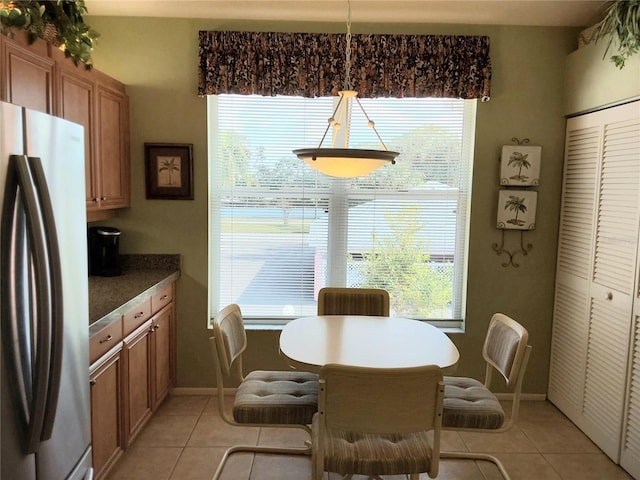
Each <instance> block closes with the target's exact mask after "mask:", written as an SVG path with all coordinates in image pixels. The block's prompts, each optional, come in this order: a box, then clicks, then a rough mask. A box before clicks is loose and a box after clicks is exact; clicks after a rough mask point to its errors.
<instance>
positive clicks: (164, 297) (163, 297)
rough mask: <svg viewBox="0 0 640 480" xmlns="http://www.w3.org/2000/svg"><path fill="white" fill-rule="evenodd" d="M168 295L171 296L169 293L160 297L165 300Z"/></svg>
mask: <svg viewBox="0 0 640 480" xmlns="http://www.w3.org/2000/svg"><path fill="white" fill-rule="evenodd" d="M168 296H169V295H167V294H165V295H162V296H161V297H160V300H164V299H166V298H167V297H168Z"/></svg>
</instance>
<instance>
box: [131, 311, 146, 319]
mask: <svg viewBox="0 0 640 480" xmlns="http://www.w3.org/2000/svg"><path fill="white" fill-rule="evenodd" d="M142 316H144V312H138V313H136V314H135V315H134V316H133V318H140V317H142Z"/></svg>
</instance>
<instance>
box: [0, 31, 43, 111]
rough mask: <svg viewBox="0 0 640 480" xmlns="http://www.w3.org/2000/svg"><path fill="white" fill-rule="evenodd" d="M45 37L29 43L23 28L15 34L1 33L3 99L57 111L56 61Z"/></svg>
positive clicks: (1, 96) (41, 109) (1, 95)
mask: <svg viewBox="0 0 640 480" xmlns="http://www.w3.org/2000/svg"><path fill="white" fill-rule="evenodd" d="M49 47H50V45H49V44H48V43H47V42H45V41H44V40H37V41H36V42H34V43H33V44H31V45H30V44H29V41H28V38H27V34H26V32H24V31H16V32H15V33H14V34H13V36H12V38H9V37H7V36H5V35H0V56H1V66H2V75H0V85H1V90H2V91H1V92H0V99H1V100H3V101H5V102H9V103H15V104H17V105H22V106H24V107H27V108H30V109H32V110H37V111H39V112H44V113H48V114H54V70H55V62H54V60H53V59H52V58H51V57H50V56H49Z"/></svg>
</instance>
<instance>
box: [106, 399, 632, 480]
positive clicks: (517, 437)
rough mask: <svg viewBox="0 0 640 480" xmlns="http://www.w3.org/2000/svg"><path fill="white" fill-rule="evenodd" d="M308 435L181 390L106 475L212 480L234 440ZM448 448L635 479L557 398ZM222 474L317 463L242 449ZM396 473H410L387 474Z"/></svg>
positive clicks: (458, 471)
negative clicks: (243, 420)
mask: <svg viewBox="0 0 640 480" xmlns="http://www.w3.org/2000/svg"><path fill="white" fill-rule="evenodd" d="M225 403H227V402H225ZM505 408H508V405H505ZM303 440H304V434H303V433H302V432H300V433H298V432H297V431H295V432H292V431H291V430H288V431H286V432H283V431H281V430H275V431H274V429H259V428H245V427H243V428H238V427H231V426H229V425H227V424H226V423H224V422H223V421H222V419H221V418H220V417H219V416H218V410H217V400H216V398H215V397H212V396H206V395H174V396H170V397H168V398H167V400H166V401H165V403H164V404H163V405H162V407H161V408H160V409H159V411H158V412H157V414H156V415H155V417H153V418H152V419H151V421H150V422H149V423H148V424H147V426H146V427H145V429H144V430H143V431H142V432H141V433H140V435H139V436H138V437H137V438H136V439H135V441H134V442H133V444H132V445H131V446H130V447H129V449H128V450H127V451H126V452H125V453H124V454H123V456H122V457H121V458H120V460H119V461H118V463H117V464H116V465H115V466H114V468H113V469H112V470H111V472H110V474H109V475H108V477H107V479H106V480H211V478H212V476H213V473H214V472H215V469H216V466H217V465H218V462H219V461H220V459H221V458H222V455H223V453H224V451H225V448H226V446H228V445H231V444H234V443H246V442H253V443H255V442H258V443H260V444H268V443H276V442H277V443H280V444H282V443H285V442H286V443H288V444H290V445H292V446H300V445H301V444H302V442H303ZM442 449H443V450H458V451H476V452H492V453H496V455H497V456H498V457H499V458H500V459H501V460H502V462H503V463H504V465H505V467H506V469H507V471H508V472H509V473H510V474H511V476H512V479H513V480H534V479H535V480H575V479H580V480H622V479H631V478H632V477H631V476H630V475H628V474H627V473H626V472H625V471H624V470H623V469H621V468H620V467H619V466H617V465H615V464H614V463H613V462H612V461H610V460H609V458H608V457H607V456H606V455H604V454H603V453H602V452H601V451H600V450H599V449H598V448H597V447H596V446H595V445H594V444H593V443H592V442H591V441H590V440H589V439H588V438H587V437H586V436H585V435H584V434H583V433H582V432H581V431H580V430H578V428H576V427H575V426H574V425H573V424H572V423H571V422H570V421H569V420H568V419H567V418H566V417H565V416H564V415H563V414H562V413H560V412H559V411H558V410H557V409H556V408H555V407H554V406H553V405H552V404H551V403H549V402H542V401H524V402H522V404H521V416H520V420H519V422H518V425H517V426H516V427H515V428H514V429H512V430H511V431H510V432H507V433H502V434H486V433H484V434H483V433H466V432H464V433H458V432H443V436H442ZM222 477H223V478H224V479H226V480H269V479H274V480H276V479H277V480H310V479H311V461H310V458H309V457H303V456H282V455H256V456H255V458H254V456H253V455H252V454H245V453H238V454H234V455H233V456H232V457H231V459H230V460H229V461H228V462H227V464H226V466H225V470H224V474H223V476H222ZM338 478H339V475H337V474H333V475H328V474H325V480H337V479H338ZM357 478H358V480H360V479H361V478H364V477H357ZM392 478H393V479H394V480H395V479H400V478H404V477H385V480H390V479H392ZM427 478H428V476H427V475H426V474H423V475H421V476H420V479H421V480H425V479H427ZM437 478H438V479H441V480H452V479H458V480H494V479H500V478H501V476H500V474H499V472H498V470H497V468H495V466H494V465H493V464H491V463H489V462H477V463H476V462H473V461H469V460H442V461H441V463H440V474H439V475H438V477H437ZM355 479H356V477H354V480H355Z"/></svg>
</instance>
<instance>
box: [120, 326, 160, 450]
mask: <svg viewBox="0 0 640 480" xmlns="http://www.w3.org/2000/svg"><path fill="white" fill-rule="evenodd" d="M152 333H153V330H152V325H151V320H148V321H146V322H145V323H143V324H142V325H141V326H140V327H139V328H138V329H137V330H135V331H134V332H133V333H132V334H131V335H129V336H128V337H127V338H125V339H124V365H125V384H126V392H127V396H126V401H125V404H126V409H125V431H126V437H127V443H129V441H130V440H131V439H132V438H134V437H135V435H136V434H137V433H138V432H139V431H140V429H141V428H142V427H143V426H144V424H145V423H146V421H147V420H148V419H149V417H150V416H151V408H152V406H153V404H152V399H151V371H152V369H151V366H152V365H151V361H152V357H151V352H152V345H151V343H152V340H153V337H152Z"/></svg>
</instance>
